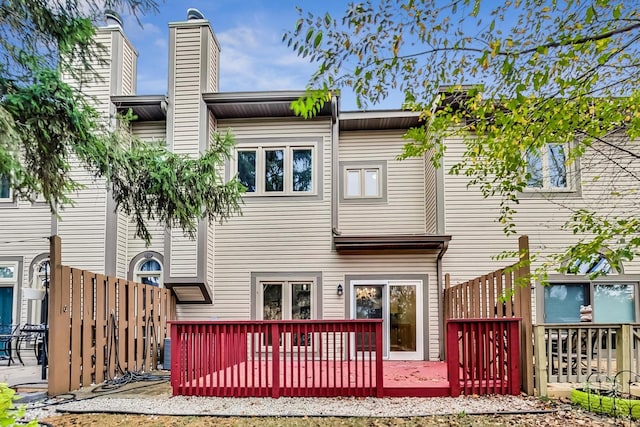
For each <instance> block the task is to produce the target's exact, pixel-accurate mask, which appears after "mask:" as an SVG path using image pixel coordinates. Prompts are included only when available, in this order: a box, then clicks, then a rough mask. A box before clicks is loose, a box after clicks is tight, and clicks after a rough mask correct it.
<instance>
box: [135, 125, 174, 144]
mask: <svg viewBox="0 0 640 427" xmlns="http://www.w3.org/2000/svg"><path fill="white" fill-rule="evenodd" d="M166 126H167V124H166V122H164V121H161V122H134V123H132V126H131V130H132V132H133V134H134V135H135V136H137V137H138V138H140V139H141V140H143V141H149V142H158V141H166V138H167V128H166Z"/></svg>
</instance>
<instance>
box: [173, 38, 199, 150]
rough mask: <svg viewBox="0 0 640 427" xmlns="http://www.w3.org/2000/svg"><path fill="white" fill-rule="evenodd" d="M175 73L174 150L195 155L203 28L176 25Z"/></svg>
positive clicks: (196, 148) (197, 134)
mask: <svg viewBox="0 0 640 427" xmlns="http://www.w3.org/2000/svg"><path fill="white" fill-rule="evenodd" d="M175 30H176V36H175V58H174V63H175V71H174V72H175V76H174V81H173V82H172V84H173V88H172V90H171V95H172V97H173V99H172V101H173V110H172V113H173V129H172V130H171V132H172V141H173V151H174V152H176V153H180V154H189V155H192V156H195V155H196V154H197V153H198V141H199V124H198V118H199V117H200V108H201V103H202V99H201V98H202V90H201V88H200V72H201V67H200V58H201V55H200V46H201V42H202V41H201V33H202V31H201V28H200V27H186V28H176V29H175Z"/></svg>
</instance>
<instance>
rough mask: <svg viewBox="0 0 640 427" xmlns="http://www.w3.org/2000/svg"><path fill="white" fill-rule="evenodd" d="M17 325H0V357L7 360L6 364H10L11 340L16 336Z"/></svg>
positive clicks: (11, 353)
mask: <svg viewBox="0 0 640 427" xmlns="http://www.w3.org/2000/svg"><path fill="white" fill-rule="evenodd" d="M18 327H19V325H0V359H3V360H8V364H7V366H11V362H13V363H15V360H13V345H12V343H13V341H14V340H16V339H17V337H18Z"/></svg>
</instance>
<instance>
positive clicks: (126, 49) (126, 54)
mask: <svg viewBox="0 0 640 427" xmlns="http://www.w3.org/2000/svg"><path fill="white" fill-rule="evenodd" d="M137 60H138V54H137V52H136V51H135V49H134V48H133V46H132V45H131V43H129V41H128V40H126V39H125V40H124V43H123V51H122V93H121V94H120V95H134V94H135V87H136V75H135V64H136V61H137Z"/></svg>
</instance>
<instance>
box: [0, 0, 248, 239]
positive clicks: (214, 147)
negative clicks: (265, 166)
mask: <svg viewBox="0 0 640 427" xmlns="http://www.w3.org/2000/svg"><path fill="white" fill-rule="evenodd" d="M106 10H119V11H124V12H126V13H129V14H132V15H134V16H138V15H139V14H142V13H148V12H155V11H156V10H157V5H156V3H155V2H154V1H153V0H107V1H97V0H71V1H69V0H65V1H60V0H53V1H49V0H47V1H41V0H17V1H3V2H0V175H2V176H4V177H7V178H8V181H9V185H10V187H11V189H12V192H13V195H14V197H15V198H16V199H19V200H30V201H34V200H35V199H36V198H40V197H42V198H44V200H46V201H47V203H48V204H49V206H50V207H51V210H52V212H54V213H57V212H58V211H59V209H61V208H64V207H65V206H67V205H70V204H72V203H73V200H72V199H73V196H74V193H75V192H76V191H78V190H79V189H81V188H82V185H81V184H80V183H79V182H77V181H76V180H75V179H74V176H75V175H74V174H73V170H74V168H77V167H78V164H79V166H81V167H84V168H85V169H87V170H88V171H89V172H91V173H92V174H93V175H94V176H95V177H96V179H100V180H102V182H105V183H107V184H105V185H109V188H110V190H111V193H112V196H113V198H114V200H115V202H116V209H120V210H122V211H123V212H125V213H127V214H129V215H131V216H132V218H133V219H134V220H135V224H136V226H137V235H138V236H140V237H142V238H143V239H145V240H146V241H147V242H148V241H149V239H150V238H151V236H150V234H149V232H148V230H147V225H146V223H147V222H148V221H161V222H162V223H164V224H166V225H167V226H177V227H180V228H182V229H183V230H184V231H185V232H186V233H187V234H190V235H193V233H194V232H195V230H196V227H197V223H198V219H200V218H208V219H209V220H224V219H226V218H228V217H229V216H230V215H232V214H234V213H236V212H239V200H240V195H241V193H242V191H243V188H242V186H241V185H240V184H239V183H238V182H237V181H236V180H232V181H231V182H229V183H224V182H222V180H221V178H220V177H219V174H218V171H217V169H216V166H217V165H219V164H220V163H221V162H223V161H224V160H226V159H227V158H228V157H229V156H230V150H231V149H232V147H233V144H234V142H233V138H232V137H231V136H230V135H215V136H214V137H213V140H212V141H211V144H210V148H209V149H208V151H207V152H206V153H204V154H202V156H201V157H200V158H198V159H190V158H188V157H186V156H180V155H177V154H174V153H171V152H169V151H168V150H167V149H166V148H164V147H163V146H160V145H152V144H145V143H143V142H141V141H139V140H137V139H136V138H134V137H132V136H131V135H130V134H129V133H128V132H127V131H126V130H127V129H128V125H127V120H129V119H131V117H128V118H124V119H123V120H122V121H121V124H120V126H119V128H118V129H117V130H115V131H114V130H113V129H110V128H108V127H107V126H106V124H107V122H108V120H105V118H104V117H100V116H99V114H98V113H97V111H96V110H95V108H94V107H93V105H92V100H91V99H88V98H86V97H85V96H84V95H83V94H82V93H80V92H79V90H78V89H77V88H76V86H77V85H73V84H69V83H68V82H74V81H75V82H79V81H85V80H86V79H87V78H90V79H91V78H93V79H94V80H96V79H97V74H96V73H94V71H93V67H94V66H96V65H98V64H100V63H101V61H102V60H101V58H102V57H103V56H104V55H103V49H104V48H103V47H102V46H99V45H97V44H96V43H95V41H94V40H95V39H94V34H95V26H94V25H95V23H96V22H99V21H100V20H102V19H103V16H104V12H105V11H106ZM63 76H64V78H63ZM87 76H89V77H87ZM91 76H93V77H91Z"/></svg>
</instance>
